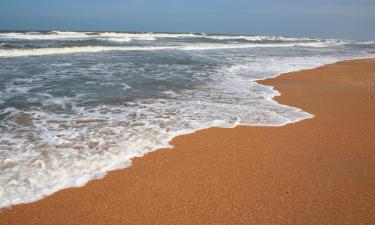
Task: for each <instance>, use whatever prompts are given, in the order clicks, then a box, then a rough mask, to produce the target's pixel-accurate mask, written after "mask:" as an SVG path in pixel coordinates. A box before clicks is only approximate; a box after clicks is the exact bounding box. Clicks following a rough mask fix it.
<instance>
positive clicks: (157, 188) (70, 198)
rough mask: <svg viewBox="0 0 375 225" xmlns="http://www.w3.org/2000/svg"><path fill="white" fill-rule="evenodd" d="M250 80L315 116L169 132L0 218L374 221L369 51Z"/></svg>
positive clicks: (374, 109)
mask: <svg viewBox="0 0 375 225" xmlns="http://www.w3.org/2000/svg"><path fill="white" fill-rule="evenodd" d="M260 83H261V84H265V85H272V86H274V88H275V89H277V90H279V91H280V92H281V94H282V95H281V96H279V97H277V98H276V100H277V101H278V102H280V103H282V104H287V105H290V106H295V107H298V108H302V109H303V110H305V111H306V112H309V113H312V114H314V115H315V117H314V118H313V119H308V120H304V121H301V122H298V123H294V124H288V125H286V126H282V127H245V126H240V127H236V128H233V129H223V128H210V129H206V130H201V131H199V132H196V133H194V134H191V135H184V136H179V137H177V138H175V139H174V140H173V141H172V144H173V145H174V146H175V147H174V148H173V149H164V150H159V151H156V152H153V153H149V154H147V155H146V156H145V157H142V158H137V159H135V160H134V161H133V165H132V166H131V167H129V168H126V169H123V170H118V171H113V172H110V173H109V174H108V175H107V176H106V177H105V178H104V179H100V180H95V181H91V182H89V183H88V184H87V185H86V186H84V187H83V188H71V189H66V190H62V191H59V192H57V193H55V194H53V195H52V196H49V197H46V198H44V199H42V200H40V201H37V202H35V203H31V204H23V205H16V206H14V207H12V208H11V209H3V210H2V211H1V213H0V224H1V225H12V224H17V225H21V224H22V225H27V224H35V225H36V224H38V225H44V224H80V225H85V224H87V225H89V224H90V225H92V224H179V225H182V224H257V225H259V224H311V225H317V224H352V225H354V224H361V225H365V224H369V225H370V224H374V223H375V139H374V137H375V60H374V59H366V60H355V61H345V62H339V63H336V64H333V65H328V66H324V67H321V68H317V69H312V70H306V71H301V72H293V73H288V74H283V75H281V76H279V77H277V78H273V79H268V80H264V81H261V82H260Z"/></svg>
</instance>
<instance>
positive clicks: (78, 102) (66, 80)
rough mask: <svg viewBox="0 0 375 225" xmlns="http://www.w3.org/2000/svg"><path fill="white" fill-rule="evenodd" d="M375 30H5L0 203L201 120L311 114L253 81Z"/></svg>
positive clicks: (337, 52)
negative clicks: (339, 34) (303, 33)
mask: <svg viewBox="0 0 375 225" xmlns="http://www.w3.org/2000/svg"><path fill="white" fill-rule="evenodd" d="M372 49H375V43H374V42H355V41H348V40H332V39H331V40H325V39H313V38H290V37H268V36H249V35H247V36H233V35H207V34H171V33H168V34H167V33H159V34H155V33H92V32H91V33H87V32H86V33H85V32H21V33H11V32H2V33H0V162H1V164H0V208H1V207H6V206H10V205H12V204H18V203H22V202H30V201H35V200H38V199H40V198H42V197H43V196H45V195H49V194H51V193H53V192H55V191H57V190H60V189H62V188H66V187H71V186H81V185H83V184H85V183H86V182H87V181H89V180H91V179H95V178H100V177H103V176H104V175H105V173H106V171H109V170H113V169H117V168H123V167H127V166H129V165H130V164H131V161H130V159H131V158H133V157H135V156H142V155H143V154H144V153H146V152H149V151H152V150H156V149H158V148H160V147H167V146H169V144H168V142H169V141H170V140H171V138H173V137H175V136H177V135H179V134H185V133H191V132H194V131H196V130H198V129H202V128H207V127H212V126H220V127H233V126H235V125H238V124H243V125H261V126H280V125H284V124H286V123H291V122H297V121H299V120H302V119H306V118H311V117H312V115H311V114H309V113H308V112H303V111H302V110H301V109H297V108H293V107H289V106H285V105H280V104H278V103H276V102H274V101H273V100H272V97H274V96H275V95H278V92H277V91H275V90H273V89H272V87H267V86H262V85H259V84H257V83H255V81H256V80H258V79H264V78H268V77H273V76H276V75H278V74H280V73H282V72H288V71H295V70H301V69H306V68H313V67H317V66H321V65H324V64H328V63H333V62H336V61H338V60H343V59H355V58H363V57H369V55H368V54H367V53H366V52H367V51H368V50H372Z"/></svg>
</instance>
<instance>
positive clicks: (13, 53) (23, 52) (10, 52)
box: [0, 42, 336, 57]
mask: <svg viewBox="0 0 375 225" xmlns="http://www.w3.org/2000/svg"><path fill="white" fill-rule="evenodd" d="M335 44H336V43H329V42H312V43H281V44H261V43H260V44H195V45H194V44H192V45H181V46H79V47H78V46H77V47H64V48H62V47H59V48H58V47H54V48H34V49H0V57H21V56H41V55H53V54H72V53H95V52H104V51H155V50H171V49H174V50H185V51H194V50H214V49H241V48H277V47H309V48H323V47H327V46H332V45H335Z"/></svg>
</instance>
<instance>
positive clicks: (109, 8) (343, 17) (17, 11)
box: [0, 0, 375, 40]
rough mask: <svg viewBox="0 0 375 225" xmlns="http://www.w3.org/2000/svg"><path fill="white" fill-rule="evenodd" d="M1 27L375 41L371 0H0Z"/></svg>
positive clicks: (374, 12)
mask: <svg viewBox="0 0 375 225" xmlns="http://www.w3.org/2000/svg"><path fill="white" fill-rule="evenodd" d="M0 29H1V30H68V31H147V32H206V33H231V34H254V35H284V36H296V37H301V36H309V37H327V38H343V39H356V40H375V0H0Z"/></svg>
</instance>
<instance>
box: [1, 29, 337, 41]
mask: <svg viewBox="0 0 375 225" xmlns="http://www.w3.org/2000/svg"><path fill="white" fill-rule="evenodd" d="M94 38H108V39H111V38H117V39H112V41H119V42H120V41H121V39H122V38H123V39H124V41H125V40H126V41H128V40H151V41H152V40H155V39H160V38H204V39H211V40H245V41H252V42H254V41H255V42H261V41H279V42H316V41H318V42H319V41H323V39H314V38H307V37H302V38H297V37H284V36H256V35H210V34H205V33H198V34H195V33H126V32H70V31H51V32H47V33H40V32H26V33H17V32H11V33H0V39H24V40H69V39H94ZM330 40H331V41H339V40H336V39H330Z"/></svg>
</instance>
